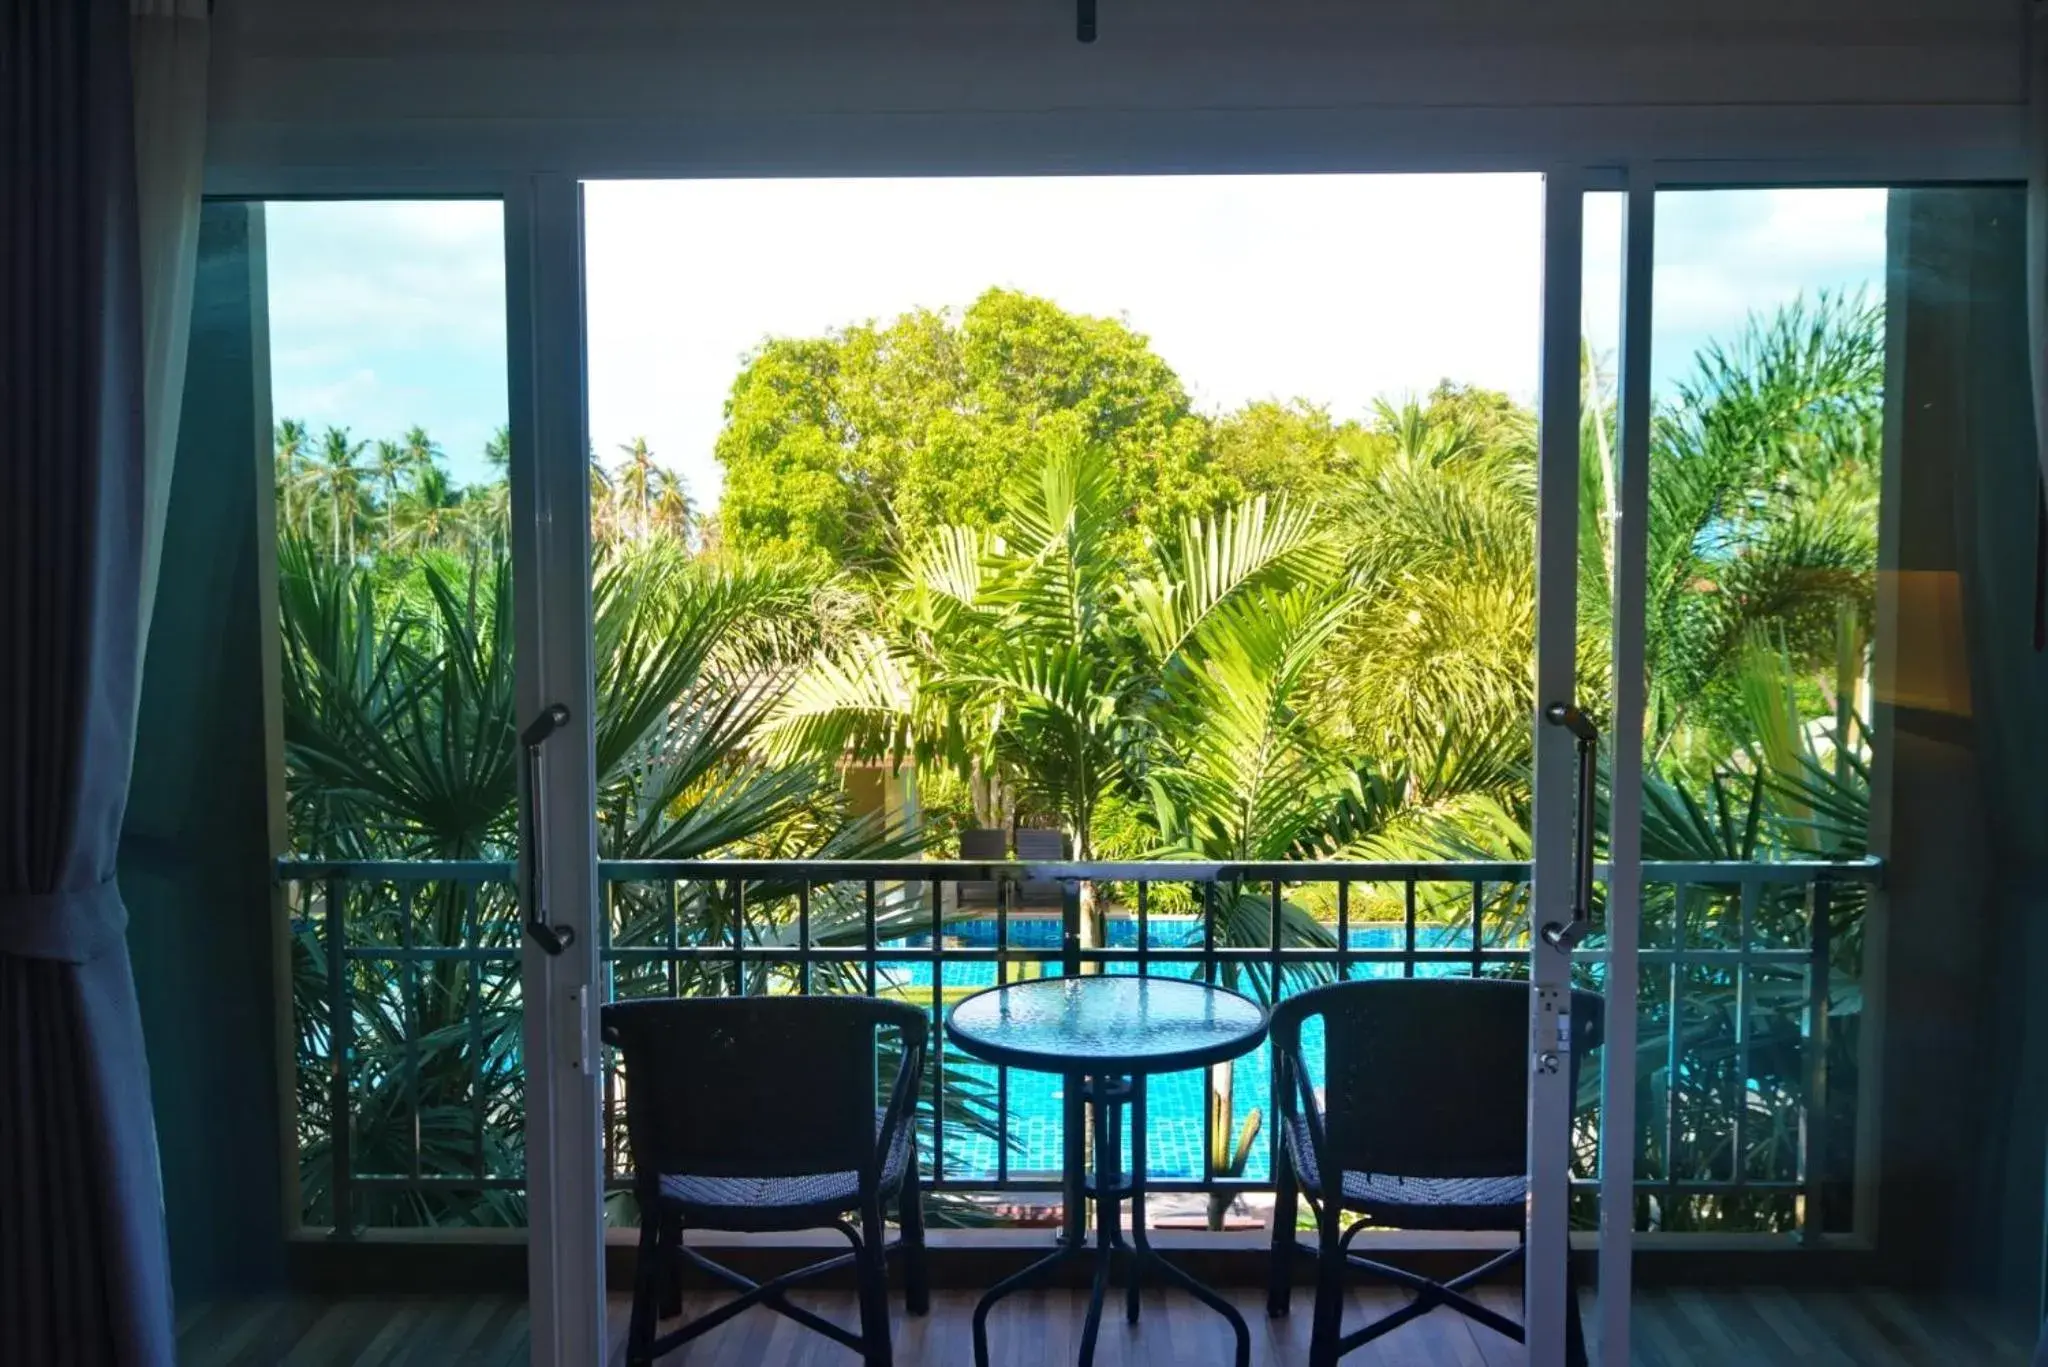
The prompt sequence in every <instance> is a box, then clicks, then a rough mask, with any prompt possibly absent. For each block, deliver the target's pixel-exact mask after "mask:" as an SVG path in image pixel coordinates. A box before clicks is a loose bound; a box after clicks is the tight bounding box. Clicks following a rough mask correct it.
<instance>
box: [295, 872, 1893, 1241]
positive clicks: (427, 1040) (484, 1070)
mask: <svg viewBox="0 0 2048 1367" xmlns="http://www.w3.org/2000/svg"><path fill="white" fill-rule="evenodd" d="M277 872H278V877H279V879H280V881H281V883H282V884H283V886H284V888H285V891H286V902H287V906H288V909H289V914H290V916H291V919H292V927H293V932H294V942H295V952H294V1000H295V1016H296V1027H297V1059H296V1070H297V1081H298V1099H299V1114H298V1117H297V1137H298V1143H299V1153H300V1160H301V1161H300V1209H301V1215H302V1218H303V1220H304V1223H305V1224H306V1225H307V1226H308V1227H312V1228H331V1229H333V1230H334V1231H335V1232H336V1234H337V1235H338V1236H340V1237H347V1236H349V1235H350V1234H351V1233H352V1232H353V1231H355V1230H357V1229H359V1228H363V1227H378V1226H393V1225H415V1226H416V1225H449V1224H470V1225H475V1224H498V1225H517V1224H520V1223H523V1219H524V1201H523V1188H524V1177H523V1168H524V1165H523V1154H522V1150H521V1145H522V1143H523V1128H522V1119H523V1111H522V1085H523V1075H522V1069H521V1065H520V1020H519V1016H520V993H519V985H518V974H519V959H520V954H521V946H520V938H519V936H520V926H519V915H518V909H517V906H516V902H515V897H514V892H513V876H514V870H513V867H512V866H511V865H510V864H509V863H498V862H470V863H446V862H353V863H334V862H315V861H286V862H283V863H281V864H280V865H279V867H278V871H277ZM1603 872H1604V871H1603ZM1878 873H1879V869H1878V866H1877V865H1875V864H1874V863H1853V864H1845V863H1739V864H1736V863H1709V864H1670V863H1662V864H1659V863H1652V864H1648V865H1646V866H1645V869H1644V899H1643V904H1644V906H1643V923H1642V950H1641V953H1640V956H1639V963H1640V966H1641V971H1640V991H1639V996H1638V1012H1639V1018H1638V1019H1639V1034H1640V1043H1639V1050H1638V1057H1639V1059H1640V1060H1641V1064H1640V1066H1639V1069H1638V1101H1639V1104H1638V1107H1637V1110H1638V1115H1639V1125H1638V1130H1637V1136H1636V1142H1637V1160H1636V1170H1637V1177H1636V1189H1637V1219H1638V1223H1639V1225H1642V1226H1645V1227H1651V1228H1661V1229H1666V1230H1672V1231H1679V1230H1687V1229H1716V1230H1743V1231H1756V1230H1763V1231H1773V1232H1785V1233H1796V1234H1797V1235H1798V1236H1799V1237H1801V1238H1802V1239H1804V1240H1807V1241H1812V1240H1815V1239H1818V1238H1820V1237H1822V1236H1823V1235H1825V1234H1827V1233H1831V1232H1838V1231H1843V1230H1846V1229H1848V1228H1850V1227H1851V1224H1852V1220H1853V1211H1852V1209H1851V1205H1852V1199H1853V1196H1852V1194H1853V1191H1854V1188H1855V1181H1854V1179H1855V1171H1856V1164H1857V1162H1858V1159H1859V1155H1858V1153H1857V1151H1856V1145H1855V1143H1854V1128H1855V1127H1854V1119H1853V1118H1854V1116H1855V1114H1856V1091H1857V1084H1858V1078H1857V1068H1856V1058H1857V1052H1858V1051H1857V1047H1856V1036H1857V1034H1858V1028H1859V1025H1860V1011H1861V993H1860V966H1861V947H1862V921H1863V908H1864V905H1865V903H1866V901H1867V892H1868V889H1869V888H1870V887H1871V886H1872V885H1873V884H1874V883H1875V881H1876V879H1877V876H1878ZM1528 880H1529V868H1528V865H1527V864H1524V863H1454V862H1444V863H1417V864H1391V863H1285V864H1227V865H1209V864H1196V863H1178V862H1175V863H1160V862H1153V863H1134V864H1114V863H1096V864H1072V863H1060V864H1049V863H1048V864H1020V863H1004V864H981V863H964V862H908V863H897V864H878V863H865V862H862V863H845V862H841V863H833V862H818V861H778V862H758V861H711V862H607V863H603V864H601V865H600V881H601V883H602V886H603V890H604V896H605V914H604V916H603V918H602V919H601V922H600V927H601V934H602V945H601V954H602V959H603V963H604V965H605V972H606V976H607V980H608V981H607V988H608V991H609V993H610V994H611V995H612V996H614V997H632V996H645V995H660V994H670V993H683V994H689V993H745V994H756V993H771V992H864V993H883V994H888V995H892V996H896V997H899V998H902V999H905V1000H910V1001H914V1002H917V1003H920V1004H922V1005H924V1006H925V1007H926V1008H927V1009H928V1010H929V1011H930V1012H931V1013H932V1015H933V1017H934V1019H935V1021H936V1020H937V1019H938V1018H939V1017H941V1016H942V1015H943V1013H944V1011H945V1010H946V1008H947V1007H948V1006H949V1004H950V1003H951V1002H952V1001H954V1000H957V998H958V997H960V996H962V995H964V994H965V993H966V992H968V991H972V990H974V989H976V988H979V987H984V986H989V985H992V984H995V983H998V982H1002V981H1012V980H1015V979H1016V978H1018V977H1020V976H1029V975H1034V974H1040V973H1052V972H1058V973H1076V972H1105V973H1153V974H1176V975H1180V976H1199V977H1202V978H1204V979H1206V980H1209V981H1217V982H1223V983H1225V984H1227V985H1232V986H1236V987H1238V988H1239V989H1240V990H1243V991H1246V992H1248V993H1249V994H1251V995H1253V996H1255V997H1258V998H1261V999H1267V1000H1270V999H1271V997H1272V995H1273V994H1274V992H1275V987H1276V984H1277V990H1278V992H1279V993H1280V994H1282V995H1285V994H1287V993H1290V992H1294V991H1299V990H1301V989H1302V988H1303V987H1306V986H1309V985H1312V984H1314V983H1316V982H1319V981H1329V980H1333V979H1337V978H1359V977H1370V976H1382V975H1393V976H1428V975H1442V974H1488V975H1506V976H1514V975H1517V974H1520V973H1522V972H1525V971H1526V964H1527V952H1528V942H1527V925H1528V915H1527V898H1528ZM1084 889H1085V892H1084ZM1603 944H1604V940H1603V938H1602V937H1601V935H1599V934H1598V933H1597V930H1596V934H1595V935H1594V936H1593V937H1592V938H1590V939H1589V940H1588V941H1587V942H1586V944H1585V946H1584V947H1583V948H1582V949H1581V951H1580V953H1579V954H1578V956H1577V957H1578V964H1577V969H1576V972H1577V974H1578V976H1579V978H1580V980H1581V983H1582V985H1584V986H1588V987H1592V988H1595V989H1598V988H1600V987H1601V985H1602V984H1603V982H1604V981H1605V977H1606V964H1605V954H1604V949H1603ZM935 1039H936V1041H937V1042H936V1045H935V1048H934V1057H933V1067H932V1070H931V1078H932V1079H933V1083H932V1086H931V1087H930V1088H929V1089H928V1092H927V1095H926V1097H925V1098H924V1104H923V1107H922V1109H921V1114H920V1142H921V1151H922V1157H923V1161H924V1163H925V1168H926V1171H927V1173H928V1174H929V1176H930V1182H931V1186H932V1187H933V1189H934V1190H935V1191H936V1192H937V1193H939V1198H938V1199H939V1200H940V1201H941V1202H942V1203H943V1210H942V1213H941V1218H954V1219H967V1220H974V1219H990V1218H995V1215H996V1214H997V1212H998V1210H999V1209H1001V1208H1003V1207H1004V1206H1005V1205H1006V1206H1007V1207H1008V1213H1012V1214H1014V1213H1015V1210H1016V1208H1018V1207H1025V1208H1028V1207H1029V1206H1030V1205H1031V1202H1032V1199H1033V1197H1034V1195H1035V1194H1039V1193H1053V1192H1056V1191H1057V1190H1058V1188H1059V1180H1058V1172H1057V1167H1058V1161H1059V1159H1058V1155H1059V1153H1060V1151H1061V1146H1060V1129H1059V1127H1060V1118H1061V1107H1060V1105H1059V1104H1058V1092H1057V1088H1058V1079H1056V1078H1050V1077H1046V1076H1043V1075H1036V1074H1024V1073H1012V1072H1011V1071H1010V1070H1005V1069H996V1068H991V1067H988V1066H986V1065H982V1064H980V1063H978V1062H976V1061H974V1060H971V1059H965V1058H962V1057H960V1056H959V1055H958V1054H957V1053H955V1052H953V1051H950V1050H949V1049H948V1048H947V1047H946V1045H945V1042H944V1039H943V1034H942V1033H940V1034H939V1035H937V1036H935ZM1310 1044H1311V1053H1312V1054H1313V1041H1310ZM1269 1067H1270V1063H1269V1060H1268V1058H1267V1056H1266V1054H1265V1052H1264V1051H1263V1050H1261V1051H1260V1052H1259V1053H1257V1054H1254V1055H1251V1056H1248V1057H1247V1058H1245V1059H1241V1060H1239V1061H1238V1062H1237V1063H1236V1064H1235V1065H1233V1066H1231V1067H1230V1068H1228V1069H1219V1070H1214V1071H1210V1072H1203V1073H1196V1074H1188V1075H1177V1076H1171V1077H1163V1078H1156V1079H1153V1080H1152V1082H1151V1083H1150V1086H1151V1087H1152V1088H1153V1089H1154V1091H1153V1100H1152V1104H1151V1108H1150V1109H1151V1126H1150V1143H1149V1146H1148V1153H1149V1159H1150V1166H1151V1169H1152V1171H1153V1172H1154V1173H1155V1174H1156V1180H1155V1182H1154V1186H1155V1188H1156V1189H1157V1190H1159V1191H1161V1192H1175V1191H1179V1192H1189V1193H1194V1192H1201V1193H1207V1194H1210V1195H1211V1196H1213V1197H1216V1198H1229V1199H1234V1198H1237V1197H1240V1196H1245V1195H1252V1194H1256V1193H1258V1192H1260V1191H1261V1190H1262V1189H1265V1188H1266V1186H1267V1183H1268V1180H1269V1175H1270V1173H1271V1170H1272V1169H1271V1159H1272V1154H1271V1143H1272V1133H1271V1127H1270V1126H1264V1127H1262V1128H1259V1127H1255V1128H1256V1135H1255V1139H1254V1140H1253V1141H1252V1142H1250V1143H1248V1144H1243V1143H1240V1141H1241V1140H1242V1139H1243V1136H1244V1134H1245V1133H1246V1126H1247V1122H1248V1121H1249V1119H1250V1117H1251V1116H1252V1115H1253V1114H1254V1113H1258V1114H1259V1115H1260V1116H1261V1118H1263V1116H1264V1114H1265V1113H1266V1112H1267V1109H1268V1103H1267V1097H1268V1090H1269V1085H1270V1078H1269ZM1598 1079H1599V1070H1598V1069H1597V1068H1590V1067H1589V1068H1588V1069H1586V1070H1585V1082H1584V1087H1585V1095H1584V1096H1583V1097H1582V1098H1581V1106H1580V1121H1579V1142H1578V1144H1577V1145H1576V1159H1575V1163H1576V1167H1577V1170H1578V1176H1579V1178H1580V1180H1581V1192H1580V1197H1579V1199H1580V1201H1581V1202H1582V1203H1583V1209H1582V1212H1581V1213H1582V1215H1584V1216H1585V1217H1586V1218H1590V1216H1591V1213H1592V1211H1593V1209H1594V1207H1593V1204H1592V1203H1593V1201H1594V1198H1595V1193H1594V1192H1593V1191H1592V1190H1591V1179H1592V1177H1593V1174H1594V1173H1596V1172H1597V1164H1598V1139H1597V1136H1598ZM619 1085H620V1079H619V1076H618V1074H617V1071H616V1069H615V1067H612V1066H610V1065H609V1064H608V1066H607V1069H606V1083H605V1096H606V1106H607V1112H608V1114H607V1121H606V1129H605V1135H606V1159H607V1165H608V1176H609V1177H610V1179H611V1183H612V1185H613V1187H614V1188H615V1189H616V1190H618V1191H620V1192H621V1193H623V1192H624V1190H625V1189H626V1188H627V1187H628V1186H629V1171H628V1168H627V1154H626V1148H625V1143H624V1125H623V1106H622V1105H621V1104H620V1097H619ZM343 1118H345V1123H344V1121H343ZM1240 1158H1241V1159H1242V1161H1241V1162H1240V1161H1239V1160H1240ZM622 1199H623V1198H622ZM1037 1199H1039V1200H1040V1201H1042V1202H1043V1201H1050V1200H1056V1199H1057V1198H1054V1197H1050V1196H1042V1197H1038V1198H1037ZM1218 1204H1219V1206H1220V1204H1221V1200H1220V1199H1219V1201H1218Z"/></svg>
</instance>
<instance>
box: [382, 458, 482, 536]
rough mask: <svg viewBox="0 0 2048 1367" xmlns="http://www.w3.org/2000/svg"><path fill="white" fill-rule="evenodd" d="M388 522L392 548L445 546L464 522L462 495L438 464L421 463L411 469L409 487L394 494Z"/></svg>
mask: <svg viewBox="0 0 2048 1367" xmlns="http://www.w3.org/2000/svg"><path fill="white" fill-rule="evenodd" d="M391 522H392V528H393V530H392V545H393V547H394V549H396V548H398V547H405V548H408V549H412V550H425V549H430V548H434V547H440V546H447V545H449V544H451V543H452V542H453V541H454V540H455V539H456V533H457V532H459V531H460V530H462V529H463V527H464V526H465V525H466V523H465V519H464V516H463V506H462V495H461V494H460V493H459V492H458V491H457V490H456V489H455V487H454V486H453V485H451V484H450V483H449V482H448V475H447V472H446V471H444V470H443V469H442V468H441V467H440V466H438V465H425V466H421V467H419V468H418V469H417V471H416V472H415V473H414V476H413V481H412V487H411V488H409V489H407V490H406V491H405V492H403V493H401V494H400V495H399V496H398V502H397V505H396V507H395V508H394V509H393V510H392V519H391Z"/></svg>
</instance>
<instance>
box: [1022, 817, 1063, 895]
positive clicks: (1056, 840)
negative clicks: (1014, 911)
mask: <svg viewBox="0 0 2048 1367" xmlns="http://www.w3.org/2000/svg"><path fill="white" fill-rule="evenodd" d="M1017 857H1018V858H1019V859H1022V860H1026V861H1029V862H1031V863H1037V864H1056V863H1058V862H1059V861H1060V860H1062V859H1065V858H1066V857H1067V835H1066V832H1065V831H1058V830H1050V829H1047V828H1045V827H1042V826H1019V827H1018V828H1017ZM1061 897H1062V889H1061V887H1060V885H1059V881H1058V880H1057V879H1053V878H1027V879H1025V880H1024V882H1023V884H1022V885H1021V886H1020V887H1019V888H1018V890H1017V905H1018V906H1022V907H1056V906H1059V905H1060V903H1061Z"/></svg>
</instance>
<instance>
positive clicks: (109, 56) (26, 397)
mask: <svg viewBox="0 0 2048 1367" xmlns="http://www.w3.org/2000/svg"><path fill="white" fill-rule="evenodd" d="M129 21H130V16H129V10H128V4H127V0H10V6H9V17H8V21H7V22H6V23H5V24H4V25H0V91H5V92H6V95H5V98H4V99H0V168H4V170H0V177H4V180H0V1363H8V1364H15V1363H20V1364H35V1365H36V1367H68V1365H69V1364H93V1365H95V1367H97V1364H110V1365H111V1364H121V1367H130V1365H131V1364H142V1365H143V1367H156V1364H166V1365H168V1364H170V1363H171V1362H172V1361H173V1357H174V1344H173V1336H172V1321H171V1297H170V1280H169V1269H168V1259H167V1255H166V1246H165V1238H164V1222H163V1196H162V1189H161V1182H160V1180H159V1177H158V1166H157V1154H156V1139H155V1130H154V1124H153V1121H152V1118H151V1113H150V1092H149V1077H148V1064H147V1062H146V1059H145V1057H144V1053H143V1044H142V1027H141V1021H140V1018H139V1015H138V1012H137V1009H136V1000H135V984H134V978H133V975H132V973H131V971H130V967H129V961H128V951H127V945H126V942H125V939H124V935H123V932H124V929H125V926H126V922H127V913H126V911H125V909H124V908H123V906H122V903H121V896H120V892H119V889H118V888H117V887H116V885H115V883H114V879H113V874H114V860H115V850H116V846H117V843H118V841H119V838H120V830H121V816H122V810H123V808H124V806H125V805H126V801H127V789H128V771H129V762H130V757H131V754H132V750H133V743H134V729H135V701H136V676H137V668H138V654H139V651H138V643H139V641H140V636H139V634H138V627H139V623H140V613H141V587H142V572H141V540H142V529H143V524H142V509H143V501H144V471H145V455H144V445H143V440H144V438H143V431H144V424H143V414H142V404H143V395H144V381H143V376H142V371H143V340H142V326H143V323H142V306H141V288H140V271H141V264H140V252H139V251H138V242H137V218H136V179H135V124H134V105H133V103H132V89H131V81H132V74H131V71H130V68H129V38H130V35H129Z"/></svg>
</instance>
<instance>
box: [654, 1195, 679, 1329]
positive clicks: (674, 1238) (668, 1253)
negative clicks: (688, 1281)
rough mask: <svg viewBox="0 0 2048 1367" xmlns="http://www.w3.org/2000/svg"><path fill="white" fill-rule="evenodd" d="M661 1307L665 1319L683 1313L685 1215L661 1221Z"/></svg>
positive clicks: (661, 1313) (661, 1315)
mask: <svg viewBox="0 0 2048 1367" xmlns="http://www.w3.org/2000/svg"><path fill="white" fill-rule="evenodd" d="M661 1270H662V1278H661V1308H660V1317H661V1318H662V1319H665V1320H672V1319H677V1318H680V1317H681V1315H682V1313H683V1217H682V1216H680V1215H671V1216H669V1217H668V1218H667V1219H665V1220H663V1221H662V1222H661Z"/></svg>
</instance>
